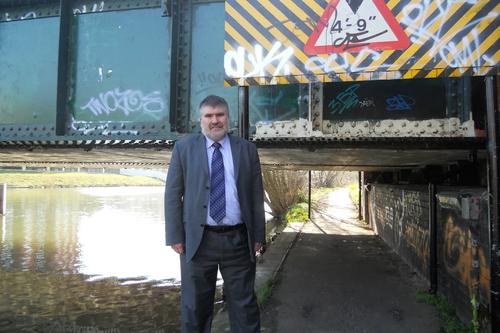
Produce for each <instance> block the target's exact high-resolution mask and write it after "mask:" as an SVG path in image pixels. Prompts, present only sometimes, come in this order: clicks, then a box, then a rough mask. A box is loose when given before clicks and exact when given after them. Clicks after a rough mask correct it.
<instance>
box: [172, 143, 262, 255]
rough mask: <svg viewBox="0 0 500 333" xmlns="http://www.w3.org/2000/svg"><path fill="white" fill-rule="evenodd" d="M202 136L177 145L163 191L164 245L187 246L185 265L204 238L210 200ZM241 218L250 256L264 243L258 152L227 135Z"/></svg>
mask: <svg viewBox="0 0 500 333" xmlns="http://www.w3.org/2000/svg"><path fill="white" fill-rule="evenodd" d="M205 140H206V139H205V136H204V135H202V134H200V135H197V136H191V137H188V138H185V139H182V140H180V141H178V142H177V143H176V144H175V146H174V150H173V152H172V158H171V160H170V166H169V168H168V176H167V183H166V188H165V233H166V244H167V245H173V244H179V243H185V244H186V249H185V251H186V262H188V261H190V260H191V259H192V258H193V256H194V255H195V253H196V251H197V250H198V247H199V245H200V242H201V238H202V236H203V230H204V225H205V223H206V218H207V204H208V200H209V198H210V174H209V169H208V158H207V149H206V143H205ZM229 140H230V142H231V152H232V155H233V164H234V173H235V175H234V176H235V179H236V188H237V190H238V197H239V202H240V209H241V217H242V219H243V222H244V223H245V224H246V226H247V230H248V240H249V242H248V244H249V252H250V256H251V258H252V260H255V253H254V249H253V248H254V244H255V243H265V241H266V226H265V215H264V190H263V187H262V174H261V167H260V161H259V156H258V154H257V148H256V147H255V145H254V144H253V143H250V142H248V141H247V140H245V139H242V138H239V137H234V136H232V135H229Z"/></svg>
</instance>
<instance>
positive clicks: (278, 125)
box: [256, 112, 475, 138]
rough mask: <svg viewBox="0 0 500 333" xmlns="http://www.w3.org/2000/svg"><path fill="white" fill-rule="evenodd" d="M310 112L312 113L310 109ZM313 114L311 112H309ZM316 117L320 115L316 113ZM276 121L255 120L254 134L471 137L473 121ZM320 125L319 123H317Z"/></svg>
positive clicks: (271, 135) (343, 136)
mask: <svg viewBox="0 0 500 333" xmlns="http://www.w3.org/2000/svg"><path fill="white" fill-rule="evenodd" d="M311 113H313V112H311ZM313 114H314V113H313ZM317 118H320V117H319V116H317ZM313 119H315V120H313V121H309V120H307V119H299V120H294V121H276V122H273V123H271V124H268V123H265V122H259V123H257V133H256V137H257V138H258V137H261V138H274V137H276V138H278V137H291V138H293V137H308V136H314V137H325V138H349V137H475V130H474V121H473V120H469V121H467V122H463V123H461V122H460V119H459V118H445V119H428V120H420V121H414V120H411V119H384V120H369V119H367V120H362V121H338V122H332V121H329V120H324V121H322V124H318V123H317V122H318V120H316V118H313ZM318 125H320V126H318Z"/></svg>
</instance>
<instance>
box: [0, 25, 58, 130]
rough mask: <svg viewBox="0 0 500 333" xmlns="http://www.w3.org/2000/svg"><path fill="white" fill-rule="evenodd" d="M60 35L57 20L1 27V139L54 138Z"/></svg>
mask: <svg viewBox="0 0 500 333" xmlns="http://www.w3.org/2000/svg"><path fill="white" fill-rule="evenodd" d="M58 35H59V18H57V17H51V18H46V19H43V20H29V21H26V22H21V21H17V22H9V23H7V22H3V23H0V124H3V125H7V126H3V125H2V128H1V129H0V137H2V138H4V137H6V136H9V137H12V138H14V137H21V136H24V135H28V137H33V136H35V137H38V136H40V135H43V136H44V137H46V136H47V135H53V134H54V128H53V127H54V126H55V122H56V113H55V112H54V111H55V108H56V91H57V89H56V85H57V54H58ZM41 59H46V61H41ZM9 124H18V125H20V126H8V125H9ZM33 124H37V125H42V126H36V127H34V126H24V125H33ZM30 134H31V135H30Z"/></svg>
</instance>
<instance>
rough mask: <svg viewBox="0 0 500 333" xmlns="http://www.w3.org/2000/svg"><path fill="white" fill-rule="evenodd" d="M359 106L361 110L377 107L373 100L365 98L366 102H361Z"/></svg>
mask: <svg viewBox="0 0 500 333" xmlns="http://www.w3.org/2000/svg"><path fill="white" fill-rule="evenodd" d="M358 105H359V107H360V108H365V107H370V106H375V102H374V101H373V98H365V99H364V100H362V101H359V104H358Z"/></svg>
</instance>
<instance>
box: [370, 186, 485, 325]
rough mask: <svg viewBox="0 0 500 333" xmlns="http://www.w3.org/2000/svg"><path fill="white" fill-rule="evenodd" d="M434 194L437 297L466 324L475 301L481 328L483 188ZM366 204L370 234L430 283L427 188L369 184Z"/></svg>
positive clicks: (442, 189)
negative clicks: (447, 302)
mask: <svg viewBox="0 0 500 333" xmlns="http://www.w3.org/2000/svg"><path fill="white" fill-rule="evenodd" d="M437 191H438V195H437V201H438V207H437V227H438V233H437V237H438V244H437V247H438V258H437V259H438V261H437V262H438V294H439V295H440V296H444V297H445V298H446V299H447V300H448V301H449V303H450V304H451V305H453V306H454V307H455V308H456V310H457V315H458V316H459V317H460V318H461V319H462V320H463V321H464V322H466V323H469V322H471V320H472V319H473V310H474V309H473V305H472V303H471V301H472V299H473V298H475V299H476V304H477V309H478V312H479V316H480V321H481V322H482V325H481V326H482V327H483V328H486V327H488V325H489V318H490V315H489V308H490V299H489V295H490V280H489V279H490V265H491V262H490V244H489V220H488V197H487V192H486V189H484V188H479V189H467V190H463V189H461V188H456V187H439V186H438V187H437ZM365 193H366V192H365ZM367 199H368V200H367V201H368V211H369V214H370V217H369V222H370V224H371V226H372V227H373V229H374V231H375V232H376V233H377V234H378V235H379V236H380V237H381V238H382V239H384V241H385V242H386V243H387V244H388V245H389V246H391V248H392V249H394V251H396V252H397V253H398V254H399V256H400V257H401V258H403V259H404V260H405V261H406V262H407V263H408V265H409V266H410V267H412V268H413V269H414V270H415V271H416V272H417V273H418V274H420V275H421V276H423V277H425V278H427V280H429V194H428V187H427V186H422V185H407V186H398V185H383V184H370V191H369V192H367Z"/></svg>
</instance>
